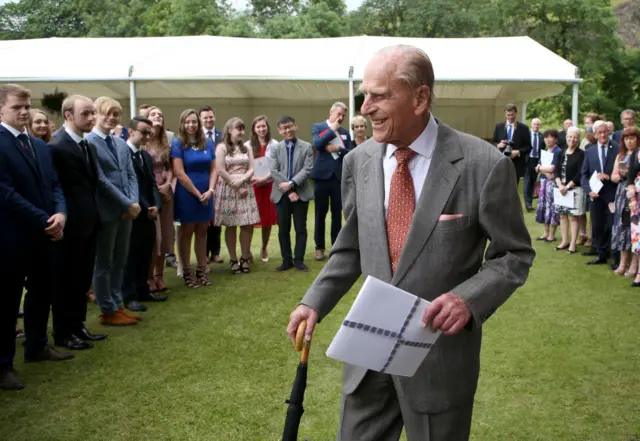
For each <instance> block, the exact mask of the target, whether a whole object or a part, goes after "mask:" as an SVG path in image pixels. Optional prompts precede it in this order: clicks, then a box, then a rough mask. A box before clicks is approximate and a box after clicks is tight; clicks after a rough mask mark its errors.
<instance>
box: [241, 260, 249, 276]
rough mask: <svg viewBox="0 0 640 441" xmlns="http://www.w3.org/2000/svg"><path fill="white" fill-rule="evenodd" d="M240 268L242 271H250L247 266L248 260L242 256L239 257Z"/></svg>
mask: <svg viewBox="0 0 640 441" xmlns="http://www.w3.org/2000/svg"><path fill="white" fill-rule="evenodd" d="M240 270H241V271H242V272H243V273H248V272H250V271H251V267H250V266H249V260H248V259H245V258H244V257H241V258H240Z"/></svg>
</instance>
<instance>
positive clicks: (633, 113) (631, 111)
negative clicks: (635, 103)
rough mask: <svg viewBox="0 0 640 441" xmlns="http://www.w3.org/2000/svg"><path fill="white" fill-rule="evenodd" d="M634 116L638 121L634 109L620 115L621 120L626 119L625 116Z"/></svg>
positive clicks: (626, 110) (624, 111)
mask: <svg viewBox="0 0 640 441" xmlns="http://www.w3.org/2000/svg"><path fill="white" fill-rule="evenodd" d="M629 114H631V115H633V119H636V112H635V110H633V109H625V110H623V111H622V113H621V114H620V119H622V118H624V116H625V115H629Z"/></svg>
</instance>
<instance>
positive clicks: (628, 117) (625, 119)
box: [612, 109, 636, 145]
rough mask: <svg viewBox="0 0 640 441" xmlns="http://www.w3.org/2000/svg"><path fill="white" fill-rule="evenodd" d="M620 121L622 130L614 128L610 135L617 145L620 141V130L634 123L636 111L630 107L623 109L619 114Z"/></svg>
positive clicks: (632, 125)
mask: <svg viewBox="0 0 640 441" xmlns="http://www.w3.org/2000/svg"><path fill="white" fill-rule="evenodd" d="M620 122H621V123H622V127H623V128H622V130H616V131H615V132H614V134H613V137H612V139H613V141H614V142H615V143H616V144H618V145H620V142H621V141H622V131H623V130H624V129H627V128H629V127H634V126H635V125H636V112H635V111H634V110H632V109H626V110H623V111H622V113H621V114H620Z"/></svg>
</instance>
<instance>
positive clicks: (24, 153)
mask: <svg viewBox="0 0 640 441" xmlns="http://www.w3.org/2000/svg"><path fill="white" fill-rule="evenodd" d="M7 135H9V136H10V137H11V138H12V140H13V145H14V146H15V148H16V149H18V151H19V152H20V154H21V155H22V157H23V158H24V160H25V161H27V164H29V167H31V169H32V170H33V172H34V173H35V175H36V177H37V178H38V179H40V178H41V177H42V176H41V175H40V167H39V166H38V156H37V152H35V151H34V154H35V155H36V157H35V158H34V157H33V156H32V155H31V153H29V152H28V151H27V150H26V149H25V148H24V147H23V146H22V143H21V142H20V140H19V139H18V138H16V137H15V136H13V134H12V133H10V132H7ZM29 138H31V137H29ZM30 148H31V149H35V143H34V142H32V143H31V146H30Z"/></svg>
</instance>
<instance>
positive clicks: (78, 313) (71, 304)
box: [52, 226, 98, 338]
mask: <svg viewBox="0 0 640 441" xmlns="http://www.w3.org/2000/svg"><path fill="white" fill-rule="evenodd" d="M97 236H98V227H97V226H96V228H95V229H94V231H93V232H91V233H90V234H89V235H88V236H83V235H74V234H73V233H69V234H65V236H64V239H63V240H62V241H61V242H60V259H59V261H58V262H57V274H56V282H57V283H56V289H55V292H54V294H53V299H52V308H53V333H54V334H55V335H56V336H58V337H62V338H64V337H65V336H68V335H69V334H71V333H74V332H77V331H78V330H80V328H81V327H82V325H83V324H84V322H85V320H86V319H87V292H88V291H89V288H90V287H91V283H92V281H93V268H94V265H95V261H96V243H97Z"/></svg>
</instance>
